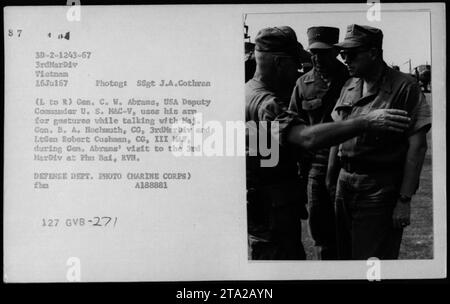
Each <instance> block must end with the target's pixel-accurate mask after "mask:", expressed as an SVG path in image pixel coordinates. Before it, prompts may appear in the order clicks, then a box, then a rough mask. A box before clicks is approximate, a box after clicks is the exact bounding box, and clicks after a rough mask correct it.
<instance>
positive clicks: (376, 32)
mask: <svg viewBox="0 0 450 304" xmlns="http://www.w3.org/2000/svg"><path fill="white" fill-rule="evenodd" d="M382 44H383V32H382V31H381V30H380V29H378V28H375V27H371V26H368V25H358V24H351V25H349V26H348V27H347V32H346V33H345V38H344V41H342V42H340V43H337V44H335V46H337V47H339V48H343V49H347V48H355V47H359V46H366V47H378V48H381V47H382Z"/></svg>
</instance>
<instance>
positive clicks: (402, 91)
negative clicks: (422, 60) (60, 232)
mask: <svg viewBox="0 0 450 304" xmlns="http://www.w3.org/2000/svg"><path fill="white" fill-rule="evenodd" d="M307 35H308V51H309V53H310V54H311V60H312V63H313V69H312V70H310V71H309V72H307V73H306V74H304V75H302V76H301V77H299V73H298V71H299V69H300V68H301V63H300V58H301V57H302V55H303V53H304V52H305V50H304V49H303V46H302V45H301V44H300V43H299V42H298V41H297V36H296V33H295V32H294V30H293V29H292V28H290V27H288V26H280V27H270V28H265V29H262V30H261V31H259V33H258V35H257V36H256V39H255V59H256V72H255V74H254V76H253V78H252V79H250V80H249V81H248V82H247V83H246V87H245V89H246V121H247V122H252V123H253V124H252V125H253V126H255V125H256V126H258V127H257V130H256V134H258V133H262V132H267V130H276V132H277V134H271V135H272V142H271V144H272V145H273V144H276V145H279V160H278V162H277V164H276V165H275V166H271V167H266V166H264V165H262V160H263V159H264V156H263V155H261V154H258V153H256V154H255V153H248V155H247V160H246V164H247V218H248V243H249V258H250V259H256V260H302V259H305V258H306V254H305V250H304V247H303V244H302V239H301V234H302V233H301V219H307V218H308V223H309V231H310V234H311V236H312V238H313V240H314V243H315V251H316V253H317V257H318V258H319V259H324V260H325V259H331V260H333V259H344V260H349V259H358V260H361V259H368V258H371V257H377V258H380V259H396V258H398V254H399V250H400V243H401V239H402V233H403V229H404V227H406V226H407V225H409V224H410V214H411V207H410V202H411V198H412V196H413V195H414V193H415V191H416V190H417V188H418V184H419V178H420V172H421V169H422V165H423V161H424V158H425V153H426V150H427V141H426V133H427V132H428V130H429V129H430V127H431V114H430V108H429V105H427V103H426V100H425V97H424V95H423V93H422V92H421V90H420V88H419V86H418V85H417V83H416V81H415V80H414V79H412V78H411V77H410V76H408V75H407V74H404V73H401V72H399V71H396V70H394V69H392V68H390V67H388V66H387V65H386V63H385V62H384V60H383V49H382V40H383V33H382V31H381V30H380V29H377V28H373V27H369V26H364V25H356V24H352V25H349V26H348V28H347V31H346V35H345V39H344V40H343V41H342V42H340V43H339V41H338V40H339V29H338V28H334V27H323V26H318V27H311V28H309V29H308V30H307ZM339 55H340V56H341V57H342V61H343V63H342V62H341V61H340V60H338V58H337V56H339ZM261 122H264V123H269V124H272V125H273V124H275V123H276V125H277V127H278V128H275V129H274V128H271V127H267V126H266V125H264V126H266V127H263V125H262V124H261ZM254 123H256V124H254ZM250 135H251V134H250ZM250 135H249V136H250ZM259 138H261V137H259ZM248 143H249V140H247V152H249V150H251V149H253V148H254V147H250V146H249V144H248ZM253 152H254V151H253ZM252 155H253V156H252ZM254 155H256V156H254Z"/></svg>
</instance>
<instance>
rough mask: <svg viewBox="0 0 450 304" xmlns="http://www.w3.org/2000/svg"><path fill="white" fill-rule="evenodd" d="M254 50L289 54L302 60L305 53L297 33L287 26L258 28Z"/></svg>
mask: <svg viewBox="0 0 450 304" xmlns="http://www.w3.org/2000/svg"><path fill="white" fill-rule="evenodd" d="M255 50H256V51H258V52H266V53H273V54H280V55H289V56H293V57H296V58H299V59H300V60H302V58H304V57H305V56H306V54H305V53H307V52H306V51H305V50H304V49H303V46H302V45H301V43H299V42H298V41H297V35H296V34H295V32H294V30H293V29H292V28H291V27H289V26H279V27H268V28H264V29H262V30H260V31H259V32H258V34H257V35H256V38H255Z"/></svg>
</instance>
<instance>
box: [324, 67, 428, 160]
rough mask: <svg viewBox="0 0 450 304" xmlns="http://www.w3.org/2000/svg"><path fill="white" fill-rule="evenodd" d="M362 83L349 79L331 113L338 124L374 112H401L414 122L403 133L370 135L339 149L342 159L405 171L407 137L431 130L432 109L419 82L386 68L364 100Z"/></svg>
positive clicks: (386, 132) (350, 141) (354, 140)
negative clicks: (381, 110) (385, 110)
mask: <svg viewBox="0 0 450 304" xmlns="http://www.w3.org/2000/svg"><path fill="white" fill-rule="evenodd" d="M362 91H363V80H362V79H360V78H350V79H349V80H348V81H347V82H346V84H345V85H344V87H343V88H342V91H341V95H340V98H339V100H338V101H337V103H336V106H335V108H334V110H333V113H332V118H333V119H334V120H335V121H340V120H345V119H349V118H353V117H357V116H360V115H364V114H367V113H369V112H370V111H372V110H375V109H401V110H405V111H407V112H408V113H409V117H410V118H411V119H412V121H411V124H410V127H409V129H408V130H407V131H406V132H404V133H395V132H391V131H384V132H381V131H368V132H365V133H363V134H361V135H360V136H356V137H354V138H352V139H350V140H347V141H346V142H344V143H342V144H341V145H340V146H339V156H340V157H345V158H348V159H354V160H357V161H363V162H365V163H366V164H373V165H374V166H376V165H383V166H392V167H393V168H396V167H399V168H401V167H403V165H404V162H405V157H406V152H407V149H408V137H409V136H411V135H412V134H414V133H415V132H417V131H419V130H422V129H424V130H425V131H428V130H429V129H430V127H431V112H430V107H429V105H428V104H427V102H426V99H425V96H424V94H423V93H422V91H421V90H420V87H419V86H418V85H417V83H416V81H415V80H414V79H413V78H412V77H410V76H409V75H407V74H404V73H402V72H399V71H396V70H394V69H392V68H389V67H388V66H387V65H385V68H384V71H383V74H382V76H381V77H380V80H379V81H378V84H377V85H376V87H375V88H374V89H373V90H371V92H368V93H367V94H366V95H365V96H363V93H362Z"/></svg>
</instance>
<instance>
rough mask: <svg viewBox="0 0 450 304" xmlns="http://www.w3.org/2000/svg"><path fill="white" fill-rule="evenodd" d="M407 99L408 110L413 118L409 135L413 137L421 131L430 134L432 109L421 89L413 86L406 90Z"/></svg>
mask: <svg viewBox="0 0 450 304" xmlns="http://www.w3.org/2000/svg"><path fill="white" fill-rule="evenodd" d="M405 98H406V100H405V104H406V109H407V110H408V112H409V114H410V117H411V125H410V127H409V129H408V132H407V133H408V135H409V136H411V135H412V134H414V133H416V132H417V131H419V130H425V132H428V131H429V130H430V128H431V109H430V105H429V104H428V102H427V100H426V97H425V95H424V94H423V93H422V91H421V90H420V87H419V86H418V85H411V86H410V87H409V88H408V89H407V90H406V96H405Z"/></svg>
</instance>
